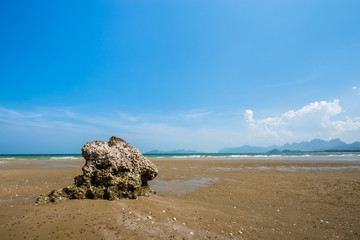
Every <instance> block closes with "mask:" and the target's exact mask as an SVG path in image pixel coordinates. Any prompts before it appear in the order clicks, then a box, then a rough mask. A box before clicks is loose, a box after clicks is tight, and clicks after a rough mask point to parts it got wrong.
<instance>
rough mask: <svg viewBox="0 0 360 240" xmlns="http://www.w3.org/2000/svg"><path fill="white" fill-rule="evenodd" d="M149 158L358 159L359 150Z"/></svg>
mask: <svg viewBox="0 0 360 240" xmlns="http://www.w3.org/2000/svg"><path fill="white" fill-rule="evenodd" d="M144 156H146V157H147V158H149V159H151V160H162V159H163V160H241V159H256V160H266V159H268V160H302V161H360V152H309V153H308V152H304V153H291V154H255V153H254V154H251V153H250V154H224V153H202V154H144Z"/></svg>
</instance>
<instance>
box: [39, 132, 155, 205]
mask: <svg viewBox="0 0 360 240" xmlns="http://www.w3.org/2000/svg"><path fill="white" fill-rule="evenodd" d="M82 155H83V157H84V158H85V160H86V163H85V165H84V166H83V168H82V170H83V175H79V176H77V177H75V185H72V186H68V187H65V188H63V189H58V190H53V191H51V192H50V193H48V194H42V195H41V196H39V198H38V199H37V200H36V202H37V203H41V202H59V201H61V200H63V199H86V198H88V199H108V200H115V199H120V198H132V199H135V198H137V197H138V196H150V195H152V194H155V191H154V190H152V189H150V187H149V185H148V181H150V180H152V179H154V178H155V177H156V176H157V174H158V170H157V168H156V166H155V165H154V164H153V163H152V162H151V161H150V160H148V159H147V158H145V157H144V156H143V155H142V154H141V153H140V151H139V150H138V149H137V148H136V147H134V146H132V145H130V144H128V143H126V142H125V141H124V140H122V139H121V138H117V137H111V138H110V141H109V142H103V141H94V142H88V143H86V144H85V145H84V147H83V148H82Z"/></svg>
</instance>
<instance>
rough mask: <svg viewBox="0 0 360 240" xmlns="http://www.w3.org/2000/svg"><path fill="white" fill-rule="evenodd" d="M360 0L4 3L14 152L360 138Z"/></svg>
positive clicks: (1, 96)
mask: <svg viewBox="0 0 360 240" xmlns="http://www.w3.org/2000/svg"><path fill="white" fill-rule="evenodd" d="M359 11H360V2H359V1H316V0H315V1H281V0H278V1H238V0H237V1H160V0H158V1H151V0H150V1H149V0H147V1H115V0H114V1H112V0H104V1H89V0H88V1H2V2H1V3H0V36H1V38H0V52H1V54H0V81H1V85H0V86H1V87H0V153H79V152H80V150H81V147H82V145H83V144H84V143H86V142H87V141H93V140H97V139H98V140H108V138H109V137H110V136H112V135H116V136H119V137H122V138H124V139H125V140H127V141H128V142H130V143H131V144H133V145H135V146H137V147H138V148H139V149H140V150H141V151H143V152H146V151H149V150H152V149H160V150H172V149H195V150H198V151H205V152H217V151H218V150H219V149H221V148H223V147H235V146H240V145H244V144H251V145H260V146H266V145H270V144H283V143H286V142H295V141H303V140H311V139H313V138H322V139H331V138H340V139H342V140H343V141H345V142H348V143H351V142H354V141H360V138H359V136H360V67H359V66H360V24H359V23H360V15H359V14H358V13H359Z"/></svg>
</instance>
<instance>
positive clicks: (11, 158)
mask: <svg viewBox="0 0 360 240" xmlns="http://www.w3.org/2000/svg"><path fill="white" fill-rule="evenodd" d="M13 159H15V158H14V157H10V158H0V160H13Z"/></svg>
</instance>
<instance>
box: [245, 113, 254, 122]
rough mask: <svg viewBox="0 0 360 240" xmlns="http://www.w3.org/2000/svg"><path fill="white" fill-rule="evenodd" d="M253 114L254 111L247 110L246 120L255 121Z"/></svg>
mask: <svg viewBox="0 0 360 240" xmlns="http://www.w3.org/2000/svg"><path fill="white" fill-rule="evenodd" d="M253 116H254V112H253V111H251V110H245V120H246V122H249V123H251V122H254V118H253Z"/></svg>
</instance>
